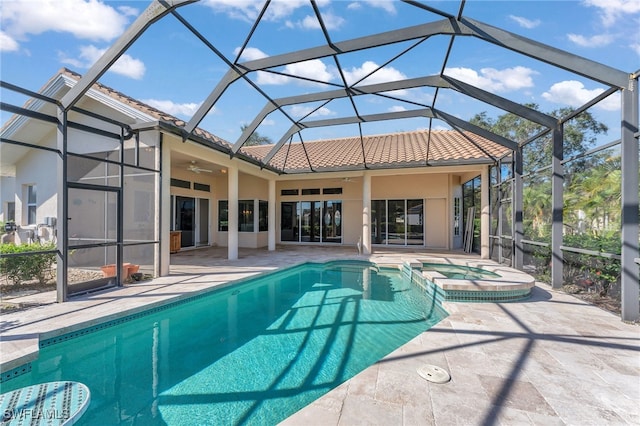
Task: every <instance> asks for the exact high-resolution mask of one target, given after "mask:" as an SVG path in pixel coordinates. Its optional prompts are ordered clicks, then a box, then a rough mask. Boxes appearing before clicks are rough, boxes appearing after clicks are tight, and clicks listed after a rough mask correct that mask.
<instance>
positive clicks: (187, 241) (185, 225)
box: [175, 196, 196, 247]
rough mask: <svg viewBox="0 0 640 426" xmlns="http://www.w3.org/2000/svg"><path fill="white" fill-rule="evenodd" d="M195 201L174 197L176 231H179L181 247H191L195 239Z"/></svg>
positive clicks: (193, 199) (188, 198) (189, 198)
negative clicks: (180, 233)
mask: <svg viewBox="0 0 640 426" xmlns="http://www.w3.org/2000/svg"><path fill="white" fill-rule="evenodd" d="M195 217H196V199H195V198H192V197H179V196H176V219H175V220H176V222H175V223H176V226H175V229H176V231H181V232H182V236H181V239H180V244H181V246H182V247H193V246H194V245H195V237H196V226H195Z"/></svg>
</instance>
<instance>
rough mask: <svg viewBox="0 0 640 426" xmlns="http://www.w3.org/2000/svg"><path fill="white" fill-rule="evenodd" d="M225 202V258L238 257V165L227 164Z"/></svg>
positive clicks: (234, 258)
mask: <svg viewBox="0 0 640 426" xmlns="http://www.w3.org/2000/svg"><path fill="white" fill-rule="evenodd" d="M228 169H229V173H227V175H228V176H229V177H228V179H229V181H228V184H227V185H228V191H229V197H228V198H229V201H228V202H227V212H228V216H227V223H228V227H227V259H229V260H236V259H238V167H237V166H229V167H228Z"/></svg>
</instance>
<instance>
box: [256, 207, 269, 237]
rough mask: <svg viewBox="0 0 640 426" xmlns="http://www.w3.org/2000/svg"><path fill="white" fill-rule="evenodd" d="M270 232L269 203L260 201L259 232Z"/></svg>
mask: <svg viewBox="0 0 640 426" xmlns="http://www.w3.org/2000/svg"><path fill="white" fill-rule="evenodd" d="M268 230H269V203H268V202H267V201H262V200H261V201H260V202H259V203H258V231H260V232H263V231H268Z"/></svg>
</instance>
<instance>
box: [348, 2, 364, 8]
mask: <svg viewBox="0 0 640 426" xmlns="http://www.w3.org/2000/svg"><path fill="white" fill-rule="evenodd" d="M347 9H349V10H360V9H362V3H360V2H359V1H354V2H353V3H349V4H348V5H347Z"/></svg>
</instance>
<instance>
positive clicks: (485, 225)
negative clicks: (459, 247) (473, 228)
mask: <svg viewBox="0 0 640 426" xmlns="http://www.w3.org/2000/svg"><path fill="white" fill-rule="evenodd" d="M489 186H490V185H489V166H483V167H482V173H481V174H480V209H481V210H480V258H481V259H489V257H490V252H489V234H490V233H491V222H490V220H491V217H490V211H491V209H490V206H489ZM471 238H473V236H472V237H471Z"/></svg>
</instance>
